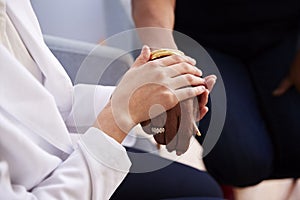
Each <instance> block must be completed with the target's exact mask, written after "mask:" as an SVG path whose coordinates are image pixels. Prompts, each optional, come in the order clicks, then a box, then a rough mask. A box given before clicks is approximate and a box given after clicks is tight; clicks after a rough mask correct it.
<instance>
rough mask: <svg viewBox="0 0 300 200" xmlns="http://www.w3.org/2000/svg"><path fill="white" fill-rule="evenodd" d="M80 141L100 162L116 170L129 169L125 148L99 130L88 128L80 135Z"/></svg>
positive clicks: (125, 170)
mask: <svg viewBox="0 0 300 200" xmlns="http://www.w3.org/2000/svg"><path fill="white" fill-rule="evenodd" d="M80 141H81V143H82V144H83V145H84V146H85V147H86V150H87V151H88V153H89V154H91V155H92V156H93V157H94V158H95V159H96V160H97V161H98V162H100V163H101V164H103V165H105V166H107V167H109V168H112V169H115V170H117V171H122V172H128V171H129V168H130V166H131V162H130V160H129V158H128V155H127V152H126V150H125V148H124V147H123V146H122V145H121V144H119V143H118V142H117V141H115V140H114V139H113V138H111V137H110V136H108V135H107V134H105V133H104V132H102V131H101V130H99V129H97V128H94V127H92V128H89V129H88V130H87V132H86V133H85V134H83V135H82V136H80Z"/></svg>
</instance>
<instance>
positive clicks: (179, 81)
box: [169, 74, 206, 90]
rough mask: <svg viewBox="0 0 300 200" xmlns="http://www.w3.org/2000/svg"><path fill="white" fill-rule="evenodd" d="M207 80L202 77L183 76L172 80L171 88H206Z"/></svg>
mask: <svg viewBox="0 0 300 200" xmlns="http://www.w3.org/2000/svg"><path fill="white" fill-rule="evenodd" d="M205 84H206V83H205V80H204V79H203V78H201V77H198V76H194V75H192V74H183V75H181V76H177V77H175V78H172V79H170V82H169V86H170V87H171V88H172V89H174V90H175V89H178V88H182V87H186V86H196V85H197V86H199V85H203V86H205Z"/></svg>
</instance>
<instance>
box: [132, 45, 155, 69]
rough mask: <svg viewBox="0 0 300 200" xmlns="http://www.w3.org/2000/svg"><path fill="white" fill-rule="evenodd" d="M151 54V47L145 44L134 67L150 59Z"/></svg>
mask: <svg viewBox="0 0 300 200" xmlns="http://www.w3.org/2000/svg"><path fill="white" fill-rule="evenodd" d="M150 56H151V51H150V48H149V47H148V46H147V45H144V46H143V48H142V50H141V53H140V55H139V56H138V57H137V58H136V59H135V61H134V63H133V65H132V67H138V66H141V65H143V64H145V63H146V62H148V61H149V59H150Z"/></svg>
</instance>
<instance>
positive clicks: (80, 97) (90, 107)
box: [65, 84, 115, 133]
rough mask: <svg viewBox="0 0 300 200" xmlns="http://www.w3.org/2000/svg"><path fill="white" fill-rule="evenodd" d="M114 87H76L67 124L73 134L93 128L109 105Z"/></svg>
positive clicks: (88, 85) (82, 85) (86, 85)
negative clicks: (102, 111) (99, 115)
mask: <svg viewBox="0 0 300 200" xmlns="http://www.w3.org/2000/svg"><path fill="white" fill-rule="evenodd" d="M114 89H115V87H114V86H102V85H90V84H78V85H75V86H74V92H73V102H72V110H71V112H70V115H69V117H68V118H67V119H66V121H65V123H66V125H67V127H68V129H69V131H70V132H71V133H84V132H85V131H87V130H88V129H89V127H91V126H93V124H94V122H95V120H96V118H97V116H98V114H99V113H100V111H101V110H102V109H103V108H104V107H105V105H106V104H107V103H108V101H109V99H110V96H111V94H112V93H113V91H114Z"/></svg>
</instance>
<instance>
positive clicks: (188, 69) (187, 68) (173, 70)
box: [165, 62, 202, 77]
mask: <svg viewBox="0 0 300 200" xmlns="http://www.w3.org/2000/svg"><path fill="white" fill-rule="evenodd" d="M165 71H166V72H167V73H168V74H169V75H170V76H171V77H175V76H178V75H180V74H192V75H195V76H202V71H201V70H200V69H198V68H197V67H195V66H194V65H191V64H189V63H187V62H181V63H176V64H173V65H170V66H169V67H168V68H166V69H165Z"/></svg>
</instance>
